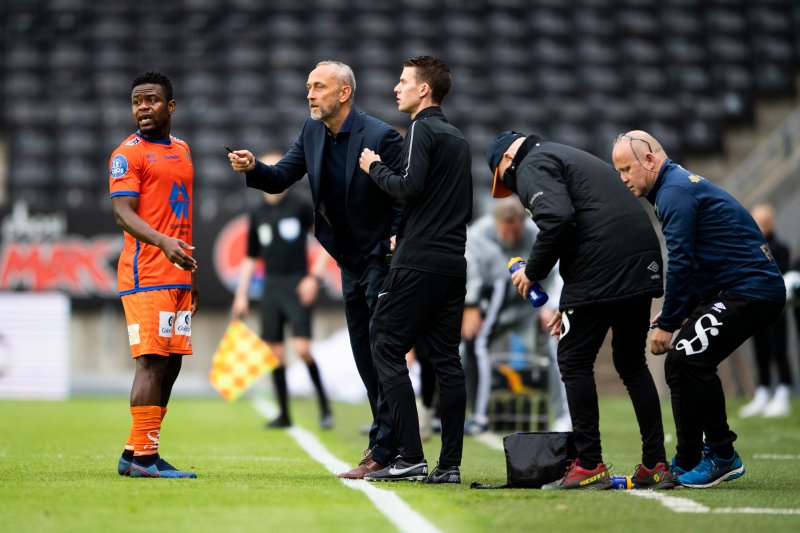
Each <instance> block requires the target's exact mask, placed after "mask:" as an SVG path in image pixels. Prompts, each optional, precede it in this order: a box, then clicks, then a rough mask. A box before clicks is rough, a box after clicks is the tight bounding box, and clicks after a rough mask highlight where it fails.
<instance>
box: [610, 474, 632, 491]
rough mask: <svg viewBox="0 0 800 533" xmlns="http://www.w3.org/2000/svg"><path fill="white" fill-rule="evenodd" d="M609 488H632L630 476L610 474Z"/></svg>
mask: <svg viewBox="0 0 800 533" xmlns="http://www.w3.org/2000/svg"><path fill="white" fill-rule="evenodd" d="M611 488H614V489H617V490H630V489H632V488H633V481H632V480H631V476H611Z"/></svg>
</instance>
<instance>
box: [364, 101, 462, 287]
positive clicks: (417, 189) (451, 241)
mask: <svg viewBox="0 0 800 533" xmlns="http://www.w3.org/2000/svg"><path fill="white" fill-rule="evenodd" d="M379 155H380V154H379ZM400 168H401V171H400V173H399V174H397V173H395V172H394V171H392V169H390V168H389V167H387V166H386V165H384V164H383V163H382V162H376V163H373V164H372V166H371V167H370V172H369V175H370V177H371V178H372V179H373V181H375V183H376V184H377V185H378V187H380V188H381V189H383V190H384V191H386V192H387V193H389V194H390V195H391V196H393V197H394V198H396V199H398V200H400V201H401V202H402V203H403V208H404V217H403V220H402V221H401V223H400V227H399V229H398V231H397V243H396V244H397V247H396V249H395V252H394V257H393V258H392V268H393V269H395V268H408V269H412V270H421V271H425V272H433V273H436V274H445V275H450V276H465V275H466V268H467V263H466V260H465V259H464V245H465V243H466V240H467V222H469V221H470V219H471V217H472V156H471V154H470V149H469V144H468V143H467V140H466V138H465V137H464V135H463V134H462V133H461V132H460V131H459V130H458V129H457V128H455V127H454V126H453V125H451V124H450V123H449V122H447V118H446V117H445V116H444V113H443V112H442V109H441V108H440V107H438V106H433V107H427V108H425V109H423V110H422V111H420V112H419V113H418V114H417V116H416V117H414V121H413V122H412V123H411V127H410V128H409V130H408V134H407V135H406V140H405V144H404V145H403V154H402V159H401V166H400Z"/></svg>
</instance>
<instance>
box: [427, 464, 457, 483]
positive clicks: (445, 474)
mask: <svg viewBox="0 0 800 533" xmlns="http://www.w3.org/2000/svg"><path fill="white" fill-rule="evenodd" d="M425 483H461V472H460V471H459V469H458V467H457V466H451V467H449V468H442V467H440V466H439V465H438V464H437V465H436V468H434V469H433V472H431V475H429V476H428V477H427V479H425Z"/></svg>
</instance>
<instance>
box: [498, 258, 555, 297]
mask: <svg viewBox="0 0 800 533" xmlns="http://www.w3.org/2000/svg"><path fill="white" fill-rule="evenodd" d="M519 269H525V261H523V260H522V258H521V257H512V258H511V259H509V260H508V271H509V272H511V273H512V274H513V273H514V272H516V271H517V270H519ZM547 299H548V296H547V293H546V292H544V289H543V288H542V286H541V285H539V282H538V281H534V282H533V285H531V288H530V291H528V301H529V302H531V305H532V306H534V307H541V306H543V305H544V304H545V303H546V302H547Z"/></svg>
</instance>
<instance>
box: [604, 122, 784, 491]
mask: <svg viewBox="0 0 800 533" xmlns="http://www.w3.org/2000/svg"><path fill="white" fill-rule="evenodd" d="M612 158H613V160H614V166H615V167H616V169H617V171H619V174H620V178H621V179H622V181H623V183H624V184H625V185H626V186H627V187H628V189H630V191H631V192H632V193H633V194H634V195H635V196H637V197H642V196H644V197H646V198H647V201H649V202H650V203H651V204H653V205H654V206H655V208H656V215H657V216H658V219H659V220H660V221H661V229H662V232H663V233H664V238H665V239H666V241H667V260H668V263H669V267H668V269H667V283H666V291H665V295H664V304H663V306H662V310H661V313H660V314H659V315H658V316H657V317H655V318H654V319H653V320H652V322H653V328H654V329H653V334H652V335H651V337H650V341H649V349H650V351H651V352H652V353H653V354H655V355H661V354H664V353H667V360H666V365H665V370H666V376H667V383H668V384H669V387H670V394H671V397H672V414H673V416H674V418H675V429H676V431H677V437H678V442H677V446H676V448H677V454H676V456H675V459H674V460H673V464H672V470H673V474H677V475H678V481H679V482H680V483H681V484H682V485H684V486H687V487H692V488H708V487H713V486H715V485H717V484H718V483H720V482H722V481H730V480H733V479H736V478H738V477H740V476H741V475H742V474H744V465H743V464H742V460H741V458H740V457H739V454H738V453H737V452H736V450H735V449H734V448H733V442H734V441H735V440H736V433H734V432H733V431H731V429H730V428H729V427H728V420H727V415H726V413H725V396H724V394H723V391H722V384H721V383H720V380H719V376H718V375H717V366H718V365H719V364H720V363H721V362H722V361H723V360H724V359H725V358H726V357H728V356H729V355H730V354H731V353H732V352H733V351H734V350H735V349H736V348H737V347H738V346H739V345H741V344H742V343H743V342H744V341H745V340H746V339H747V338H749V337H750V336H751V335H752V334H753V333H754V332H756V331H758V330H760V329H761V328H763V327H764V326H766V325H767V324H770V323H772V322H774V321H775V319H776V318H777V317H778V316H779V315H780V313H781V311H782V309H783V306H784V303H785V300H786V287H785V285H784V283H783V278H782V277H781V273H780V270H779V269H778V265H777V264H776V262H775V259H774V257H773V256H772V252H771V251H770V249H769V246H768V245H767V242H766V240H765V239H764V235H763V234H762V233H761V231H760V230H759V229H758V226H757V225H756V223H755V221H754V220H753V217H751V216H750V214H749V213H748V212H747V210H746V209H745V208H744V207H742V205H741V204H740V203H739V202H737V201H736V199H735V198H733V196H731V195H730V194H728V193H727V192H726V191H724V190H723V189H721V188H720V187H717V186H716V185H714V184H713V183H711V182H709V181H708V180H706V179H704V178H702V177H700V176H698V175H697V174H693V173H691V172H689V171H688V170H686V169H684V168H683V167H681V166H680V165H678V164H677V163H675V162H674V161H672V160H670V159H669V158H668V157H667V154H666V152H665V151H664V149H663V148H662V146H661V144H659V142H658V141H657V140H656V139H655V138H653V137H652V136H651V135H650V134H648V133H646V132H644V131H638V130H636V131H631V132H628V133H625V134H623V135H620V136H619V137H617V139H616V141H615V143H614V150H613V153H612ZM673 335H674V340H673ZM703 434H705V441H704V440H703Z"/></svg>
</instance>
